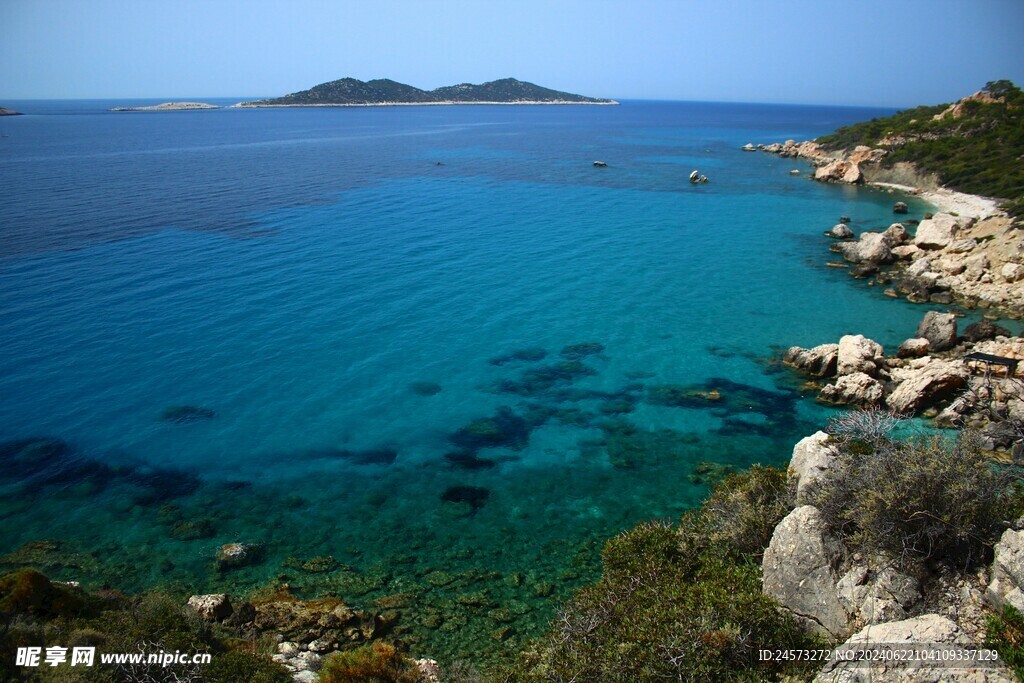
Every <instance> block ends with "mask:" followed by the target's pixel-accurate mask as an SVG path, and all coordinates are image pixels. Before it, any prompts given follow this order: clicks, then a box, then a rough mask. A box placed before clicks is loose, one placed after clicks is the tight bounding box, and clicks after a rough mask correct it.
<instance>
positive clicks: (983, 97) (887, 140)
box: [817, 80, 1024, 216]
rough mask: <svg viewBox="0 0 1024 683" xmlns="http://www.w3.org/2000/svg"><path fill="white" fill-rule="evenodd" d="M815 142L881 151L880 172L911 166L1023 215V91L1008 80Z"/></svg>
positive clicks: (836, 147)
mask: <svg viewBox="0 0 1024 683" xmlns="http://www.w3.org/2000/svg"><path fill="white" fill-rule="evenodd" d="M817 142H818V143H819V144H820V145H821V146H822V147H823V148H824V149H826V150H832V151H836V150H843V149H847V150H848V149H853V148H854V147H856V146H858V145H865V146H867V147H872V148H880V149H883V150H886V154H885V156H884V157H883V158H882V161H881V164H882V166H884V167H892V166H894V165H896V164H897V163H899V162H911V163H912V164H913V165H914V166H915V167H916V168H917V170H918V171H921V172H924V173H934V174H935V175H937V176H938V178H939V180H940V181H941V182H942V184H943V185H945V186H946V187H950V188H953V189H955V190H959V191H961V192H968V193H970V194H979V195H984V196H987V197H996V198H1000V199H1005V200H1008V201H1007V202H1006V204H1004V206H1005V208H1007V209H1008V210H1009V211H1010V213H1011V214H1013V215H1018V216H1019V215H1024V93H1022V92H1021V90H1020V88H1018V87H1017V86H1016V85H1014V84H1013V83H1012V82H1010V81H1005V80H1004V81H990V82H989V83H987V84H986V85H985V87H984V88H982V89H981V90H979V91H978V92H976V93H974V94H973V95H970V96H968V97H965V98H963V99H961V100H959V101H958V102H955V103H952V104H939V105H935V106H921V107H915V108H913V109H907V110H906V111H901V112H899V113H897V114H895V115H893V116H890V117H887V118H881V119H871V120H870V121H865V122H862V123H857V124H854V125H852V126H845V127H843V128H840V129H838V130H837V131H836V132H835V133H833V134H831V135H826V136H824V137H820V138H818V139H817Z"/></svg>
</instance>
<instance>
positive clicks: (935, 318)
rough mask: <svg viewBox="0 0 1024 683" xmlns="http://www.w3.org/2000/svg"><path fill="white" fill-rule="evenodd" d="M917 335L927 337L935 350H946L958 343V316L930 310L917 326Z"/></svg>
mask: <svg viewBox="0 0 1024 683" xmlns="http://www.w3.org/2000/svg"><path fill="white" fill-rule="evenodd" d="M917 336H918V337H923V338H924V339H927V340H928V342H929V343H930V344H931V348H932V350H933V351H945V350H946V349H949V348H952V347H953V346H954V345H956V316H955V315H953V314H952V313H939V312H938V311H928V312H927V313H925V315H924V319H923V320H922V321H921V324H920V325H918V326H917Z"/></svg>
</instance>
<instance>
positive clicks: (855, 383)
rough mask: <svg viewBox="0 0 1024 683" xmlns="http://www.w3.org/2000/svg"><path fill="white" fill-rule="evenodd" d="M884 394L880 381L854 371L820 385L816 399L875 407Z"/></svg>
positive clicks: (861, 406) (825, 401)
mask: <svg viewBox="0 0 1024 683" xmlns="http://www.w3.org/2000/svg"><path fill="white" fill-rule="evenodd" d="M884 395H885V389H884V387H883V385H882V383H881V382H879V381H878V380H877V379H875V378H873V377H871V376H869V375H867V374H865V373H863V372H854V373H851V374H848V375H843V376H842V377H840V378H839V379H838V380H836V383H835V384H827V385H825V386H824V387H822V389H821V392H820V393H819V394H818V399H819V400H820V401H822V402H824V403H831V404H833V405H840V406H856V407H859V408H876V407H878V406H879V405H881V403H882V398H883V397H884Z"/></svg>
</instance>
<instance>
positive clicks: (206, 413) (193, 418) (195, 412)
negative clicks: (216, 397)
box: [160, 406, 217, 424]
mask: <svg viewBox="0 0 1024 683" xmlns="http://www.w3.org/2000/svg"><path fill="white" fill-rule="evenodd" d="M216 415H217V413H215V412H214V411H212V410H210V409H209V408H203V407H201V406H170V407H168V408H164V410H163V412H162V413H160V419H161V420H163V421H164V422H175V423H178V424H184V423H186V422H197V421H199V420H209V419H211V418H213V417H216Z"/></svg>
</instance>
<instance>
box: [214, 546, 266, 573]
mask: <svg viewBox="0 0 1024 683" xmlns="http://www.w3.org/2000/svg"><path fill="white" fill-rule="evenodd" d="M260 550H261V548H260V546H259V545H256V544H253V543H225V544H224V545H222V546H221V547H220V550H218V551H217V566H218V567H219V568H220V569H234V568H235V567H244V566H246V565H249V564H255V563H256V562H257V561H258V560H259V555H260Z"/></svg>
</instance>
